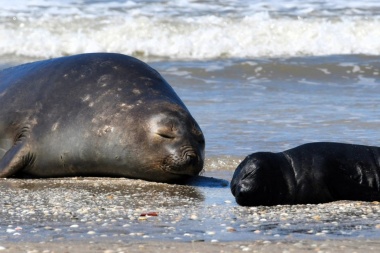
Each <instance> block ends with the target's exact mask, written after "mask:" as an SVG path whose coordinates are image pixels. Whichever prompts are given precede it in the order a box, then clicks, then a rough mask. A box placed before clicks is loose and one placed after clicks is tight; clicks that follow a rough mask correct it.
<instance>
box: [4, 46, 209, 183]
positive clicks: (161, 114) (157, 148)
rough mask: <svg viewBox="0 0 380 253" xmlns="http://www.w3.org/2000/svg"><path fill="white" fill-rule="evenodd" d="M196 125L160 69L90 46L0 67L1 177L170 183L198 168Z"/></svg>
mask: <svg viewBox="0 0 380 253" xmlns="http://www.w3.org/2000/svg"><path fill="white" fill-rule="evenodd" d="M204 148H205V141H204V137H203V134H202V131H201V129H200V127H199V126H198V124H197V122H196V121H195V120H194V118H193V117H192V116H191V114H190V113H189V111H188V109H187V108H186V106H185V105H184V103H183V102H182V101H181V99H180V98H179V97H178V96H177V94H176V93H175V92H174V90H173V89H172V87H171V86H170V85H169V84H168V83H167V82H166V81H165V80H164V79H163V78H162V76H161V75H160V74H159V73H158V72H157V71H156V70H154V69H153V68H151V67H149V66H148V65H147V64H145V63H143V62H142V61H139V60H137V59H135V58H133V57H129V56H126V55H121V54H110V53H93V54H81V55H74V56H68V57H61V58H56V59H50V60H44V61H38V62H33V63H28V64H24V65H20V66H16V67H12V68H8V69H5V70H2V71H0V177H3V178H4V177H63V176H113V177H128V178H138V179H145V180H149V181H158V182H177V181H178V180H182V179H184V178H187V177H189V176H194V175H198V174H199V173H200V171H201V170H202V168H203V163H204Z"/></svg>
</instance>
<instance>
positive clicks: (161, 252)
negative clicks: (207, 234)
mask: <svg viewBox="0 0 380 253" xmlns="http://www.w3.org/2000/svg"><path fill="white" fill-rule="evenodd" d="M0 247H1V248H0V252H2V251H4V252H11V253H13V252H29V253H38V252H43V253H53V252H55V253H61V252H62V253H64V252H78V253H87V252H103V253H114V252H115V253H116V252H118V253H122V252H131V253H135V252H157V253H178V252H191V253H197V252H199V253H211V252H231V253H232V252H268V253H272V252H273V253H277V252H281V253H284V252H319V253H322V252H358V253H360V252H363V253H365V252H379V251H380V240H349V241H348V240H333V241H331V240H327V241H294V242H284V241H277V242H269V241H258V242H230V243H205V242H189V243H175V242H129V243H128V242H124V243H123V242H109V241H101V242H59V243H4V244H3V246H0ZM1 249H2V250H1Z"/></svg>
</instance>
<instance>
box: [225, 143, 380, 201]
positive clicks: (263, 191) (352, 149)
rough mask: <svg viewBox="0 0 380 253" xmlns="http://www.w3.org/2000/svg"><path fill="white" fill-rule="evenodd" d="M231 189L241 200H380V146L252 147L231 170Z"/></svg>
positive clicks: (317, 144)
mask: <svg viewBox="0 0 380 253" xmlns="http://www.w3.org/2000/svg"><path fill="white" fill-rule="evenodd" d="M231 191H232V194H233V195H234V196H235V198H236V202H237V203H238V204H240V205H244V206H259V205H267V206H270V205H279V204H306V203H310V204H316V203H325V202H330V201H336V200H362V201H375V200H377V201H378V200H380V148H379V147H372V146H363V145H354V144H343V143H333V142H317V143H308V144H304V145H301V146H298V147H295V148H292V149H289V150H286V151H284V152H279V153H270V152H257V153H253V154H251V155H249V156H247V157H246V158H245V159H244V160H243V161H242V162H241V164H240V165H239V166H238V167H237V169H236V170H235V173H234V175H233V178H232V181H231Z"/></svg>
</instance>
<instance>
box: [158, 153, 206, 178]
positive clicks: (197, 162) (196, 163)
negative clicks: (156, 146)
mask: <svg viewBox="0 0 380 253" xmlns="http://www.w3.org/2000/svg"><path fill="white" fill-rule="evenodd" d="M161 169H162V170H164V171H166V172H168V173H171V174H177V175H188V176H196V175H199V173H200V172H201V171H202V169H203V160H202V159H201V157H200V156H199V155H198V154H197V152H196V151H195V150H194V149H193V148H192V147H183V148H181V153H180V154H179V155H177V154H172V155H169V156H167V157H166V158H165V159H164V161H163V163H162V165H161Z"/></svg>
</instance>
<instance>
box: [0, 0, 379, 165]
mask: <svg viewBox="0 0 380 253" xmlns="http://www.w3.org/2000/svg"><path fill="white" fill-rule="evenodd" d="M379 38H380V2H379V1H375V0H373V1H372V0H364V1H352V0H336V1H333V0H332V1H322V0H319V1H315V0H302V1H301V0H291V1H286V0H268V1H254V0H225V1H222V0H219V1H211V0H210V1H201V0H198V1H196V0H194V1H191V0H173V1H164V0H143V1H137V0H135V1H125V0H117V1H116V0H115V1H102V0H82V1H74V0H15V1H11V2H9V1H5V0H0V68H5V67H8V66H11V65H16V64H21V63H24V62H28V61H34V60H40V59H46V58H51V57H59V56H65V55H72V54H79V53H87V52H118V53H123V54H128V55H132V56H135V57H137V58H139V59H141V60H143V61H146V62H148V63H149V64H150V65H152V66H153V67H154V68H156V69H157V70H158V71H159V72H160V73H161V74H162V75H163V76H164V77H165V79H167V81H168V82H169V83H170V84H171V85H172V86H173V87H174V89H175V90H176V92H177V93H178V94H179V96H180V97H181V98H182V99H183V101H184V102H185V104H186V105H187V107H188V108H189V110H190V111H191V113H192V114H193V116H194V117H195V119H196V120H197V121H198V123H199V124H200V126H201V128H202V130H203V131H204V134H205V137H206V159H207V163H206V171H207V170H225V169H228V170H233V169H234V168H235V167H236V165H237V164H238V163H239V161H241V159H243V158H244V157H245V156H246V155H248V154H250V153H252V152H256V151H273V152H278V151H282V150H284V149H288V148H292V147H295V146H297V145H300V144H303V143H306V142H314V141H339V142H346V143H358V144H366V145H379V144H378V142H379V134H378V131H379V130H378V128H379V125H380V103H379V91H380V87H379V84H380V79H379V75H380V57H379V55H380V39H379Z"/></svg>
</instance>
